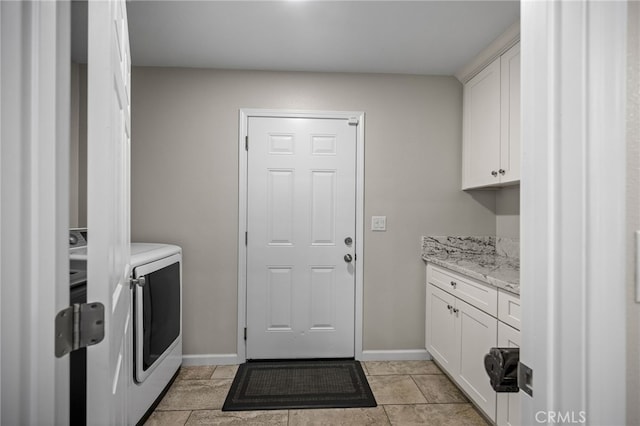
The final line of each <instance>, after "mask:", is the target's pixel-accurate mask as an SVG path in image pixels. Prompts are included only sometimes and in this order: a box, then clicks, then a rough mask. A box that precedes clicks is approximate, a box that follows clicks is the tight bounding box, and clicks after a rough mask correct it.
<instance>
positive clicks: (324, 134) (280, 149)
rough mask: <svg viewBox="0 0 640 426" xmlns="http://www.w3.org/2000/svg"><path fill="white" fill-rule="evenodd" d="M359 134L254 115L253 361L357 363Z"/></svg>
mask: <svg viewBox="0 0 640 426" xmlns="http://www.w3.org/2000/svg"><path fill="white" fill-rule="evenodd" d="M356 131H357V126H356V125H354V124H349V121H348V120H346V119H341V120H339V119H319V118H300V117H297V118H272V117H249V118H248V177H247V180H248V191H247V198H248V199H247V210H248V211H247V222H248V223H247V230H248V235H247V346H246V349H247V358H248V359H271V358H321V357H353V356H354V329H355V323H354V319H355V279H354V277H355V265H354V263H355V261H356V260H355V231H356V225H355V220H356Z"/></svg>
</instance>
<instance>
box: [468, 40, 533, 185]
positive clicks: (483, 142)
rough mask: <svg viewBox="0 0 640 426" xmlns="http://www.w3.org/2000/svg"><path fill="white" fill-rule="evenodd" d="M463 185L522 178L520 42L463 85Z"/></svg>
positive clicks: (503, 182) (502, 183) (487, 183)
mask: <svg viewBox="0 0 640 426" xmlns="http://www.w3.org/2000/svg"><path fill="white" fill-rule="evenodd" d="M462 133H463V136H462V140H463V142H462V189H472V188H480V187H486V186H500V185H506V184H513V183H517V182H519V181H520V43H517V44H516V45H514V46H513V47H512V48H510V49H509V50H507V51H506V52H504V53H503V54H502V55H501V56H500V57H499V58H497V59H496V60H495V61H493V62H492V63H491V64H490V65H488V66H487V67H486V68H485V69H483V70H482V71H480V72H479V73H478V74H477V75H476V76H475V77H473V78H472V79H471V80H469V81H468V82H467V83H466V84H465V85H464V94H463V132H462Z"/></svg>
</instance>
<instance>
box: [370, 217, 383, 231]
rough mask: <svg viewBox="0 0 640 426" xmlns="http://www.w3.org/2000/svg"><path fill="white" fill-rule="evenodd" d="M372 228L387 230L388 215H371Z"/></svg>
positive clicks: (374, 229)
mask: <svg viewBox="0 0 640 426" xmlns="http://www.w3.org/2000/svg"><path fill="white" fill-rule="evenodd" d="M371 230H372V231H386V230H387V217H386V216H371Z"/></svg>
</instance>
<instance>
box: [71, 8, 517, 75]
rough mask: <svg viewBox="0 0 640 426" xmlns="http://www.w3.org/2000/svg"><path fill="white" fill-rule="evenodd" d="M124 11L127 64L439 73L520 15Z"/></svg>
mask: <svg viewBox="0 0 640 426" xmlns="http://www.w3.org/2000/svg"><path fill="white" fill-rule="evenodd" d="M127 10H128V15H129V32H130V41H131V56H132V60H133V64H134V65H147V66H175V67H197V68H221V69H243V70H276V71H329V72H373V73H401V74H445V75H450V74H453V73H455V72H456V71H458V70H459V69H460V68H461V67H462V66H463V65H464V64H466V63H467V62H468V61H469V60H471V59H472V58H473V57H474V56H475V55H476V54H477V53H478V52H480V51H481V50H482V49H483V48H484V47H486V46H487V45H488V44H489V43H490V42H491V41H492V40H493V39H495V38H496V37H497V36H498V35H500V34H501V33H502V32H503V31H504V30H506V29H507V28H508V27H509V26H510V25H511V24H512V23H513V22H514V21H516V20H517V19H518V18H519V16H520V6H519V2H518V1H481V0H475V1H330V0H324V1H318V0H307V1H300V0H298V1H291V0H290V1H239V0H236V1H184V0H183V1H166V0H161V1H153V0H134V1H129V2H128V3H127ZM74 17H75V15H74ZM74 38H76V37H75V36H74ZM74 49H75V50H77V49H78V48H77V47H76V48H74Z"/></svg>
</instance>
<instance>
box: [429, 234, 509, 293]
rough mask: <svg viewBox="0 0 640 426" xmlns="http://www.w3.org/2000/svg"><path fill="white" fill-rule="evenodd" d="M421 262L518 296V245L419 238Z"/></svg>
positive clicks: (506, 241) (500, 240)
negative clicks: (422, 260)
mask: <svg viewBox="0 0 640 426" xmlns="http://www.w3.org/2000/svg"><path fill="white" fill-rule="evenodd" d="M422 259H424V260H425V261H427V262H431V263H433V264H435V265H438V266H442V267H443V268H447V269H450V270H452V271H455V272H459V273H461V274H463V275H466V276H469V277H471V278H475V279H477V280H479V281H482V282H484V283H486V284H489V285H492V286H494V287H497V288H500V289H503V290H505V291H508V292H510V293H514V294H518V295H519V294H520V258H519V242H518V241H516V240H510V239H503V238H495V237H422Z"/></svg>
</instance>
